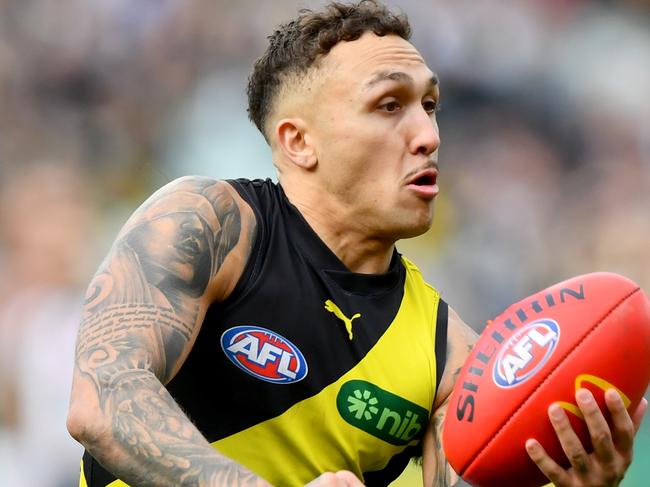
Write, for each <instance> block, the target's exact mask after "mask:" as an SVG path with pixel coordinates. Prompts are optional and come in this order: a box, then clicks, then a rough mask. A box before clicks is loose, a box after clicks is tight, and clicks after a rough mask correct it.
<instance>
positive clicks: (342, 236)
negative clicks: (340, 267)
mask: <svg viewBox="0 0 650 487" xmlns="http://www.w3.org/2000/svg"><path fill="white" fill-rule="evenodd" d="M284 189H285V193H286V194H287V197H288V198H289V201H290V202H291V203H292V204H293V205H294V206H295V207H296V208H298V210H299V211H300V213H301V214H302V216H303V217H304V218H305V220H306V221H307V223H308V224H309V226H310V227H311V228H312V229H313V230H314V232H316V234H317V235H318V236H319V237H320V239H321V240H322V241H323V242H324V243H325V245H327V247H328V248H329V249H330V250H331V251H332V252H333V253H334V254H335V255H336V256H337V257H338V258H339V260H340V261H341V262H343V264H344V265H345V266H346V267H347V268H348V269H349V270H350V271H352V272H358V273H361V274H381V273H384V272H386V271H388V268H389V267H390V261H391V258H392V256H393V250H394V248H395V242H394V241H393V240H390V239H382V238H378V237H377V236H375V235H368V233H367V232H364V231H363V230H364V229H363V227H362V226H359V225H356V226H355V223H357V222H356V220H357V219H356V218H354V217H353V216H352V215H350V214H348V213H347V212H346V211H345V209H343V208H335V207H334V205H331V204H327V202H324V201H323V200H322V199H319V201H317V202H315V201H313V200H311V199H310V198H309V197H305V195H304V193H303V192H291V191H290V190H289V191H287V188H284Z"/></svg>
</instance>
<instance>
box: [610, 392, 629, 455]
mask: <svg viewBox="0 0 650 487" xmlns="http://www.w3.org/2000/svg"><path fill="white" fill-rule="evenodd" d="M605 404H607V408H608V409H609V412H610V414H611V416H612V427H613V428H612V437H613V438H614V443H615V444H616V447H617V448H618V449H619V450H620V451H624V452H627V451H630V450H631V449H632V444H633V443H634V432H635V429H634V422H633V421H632V418H630V415H629V413H628V412H627V409H625V404H623V399H621V396H620V394H619V393H618V392H616V391H615V390H614V389H608V390H607V391H605Z"/></svg>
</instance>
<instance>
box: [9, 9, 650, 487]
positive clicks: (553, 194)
mask: <svg viewBox="0 0 650 487" xmlns="http://www.w3.org/2000/svg"><path fill="white" fill-rule="evenodd" d="M388 3H389V5H391V6H393V7H396V8H399V9H402V10H403V11H405V12H406V13H407V14H408V15H409V16H410V18H411V21H412V24H413V28H414V39H413V42H414V44H415V45H416V47H418V49H419V50H420V51H421V52H422V54H423V55H424V57H425V59H426V60H427V61H428V63H429V65H430V66H431V67H432V69H433V70H434V71H436V72H437V73H438V75H439V77H440V79H441V81H442V111H441V113H440V114H439V124H440V130H441V136H442V140H443V143H442V147H441V154H440V165H441V177H440V179H439V182H440V185H441V188H442V192H441V195H440V199H439V200H438V203H437V209H436V211H437V215H436V221H435V224H434V227H433V229H432V230H431V231H430V232H429V233H428V234H426V235H424V236H422V237H420V238H418V239H416V240H412V241H407V242H402V243H401V245H400V246H399V248H400V250H401V251H402V252H404V253H405V254H407V255H409V256H410V257H411V259H413V260H415V262H416V263H418V264H419V266H420V267H421V269H422V270H423V272H424V274H425V275H426V277H427V278H428V280H429V281H430V282H431V283H432V284H433V285H434V286H436V287H437V288H438V289H440V290H441V292H442V294H443V297H444V298H445V299H446V300H447V301H448V302H449V303H450V304H451V305H452V306H454V307H455V309H456V310H458V312H459V313H460V315H461V316H462V317H463V318H464V319H465V321H467V322H468V323H470V324H471V325H472V326H473V327H475V328H476V330H478V331H480V330H481V329H482V328H483V326H484V323H485V321H486V320H487V319H489V318H492V317H494V316H495V315H496V314H498V313H499V312H500V311H502V310H503V309H504V308H505V307H507V305H508V304H510V303H512V302H514V301H516V300H519V299H521V298H523V297H524V296H526V295H528V294H530V293H532V292H535V291H537V290H540V289H541V288H543V287H546V286H548V285H550V284H552V283H555V282H557V281H560V280H563V279H565V278H568V277H571V276H574V275H576V274H580V273H586V272H591V271H597V270H607V271H614V272H619V273H622V274H624V275H626V276H628V277H630V278H632V279H633V280H636V281H637V282H639V283H640V284H641V285H642V286H643V287H644V289H645V290H646V292H648V291H650V256H649V250H650V2H648V1H647V0H646V1H644V0H627V1H625V0H599V1H594V0H517V1H514V2H512V1H503V0H502V1H497V0H481V1H480V2H476V1H475V0H454V1H453V2H451V1H450V2H445V1H442V0H426V1H424V0H399V1H398V0H394V1H389V2H388ZM321 4H322V2H309V1H300V2H298V1H294V0H273V1H264V2H262V1H253V0H138V1H137V2H133V1H127V0H0V485H1V486H5V487H18V486H20V487H67V486H72V485H76V482H77V473H78V465H79V459H80V455H81V448H80V447H79V446H78V445H77V444H76V443H75V442H74V441H73V440H72V439H71V438H69V437H68V435H67V433H66V431H65V416H66V409H67V401H68V393H69V387H70V378H71V370H72V356H73V347H74V336H75V332H76V327H77V321H78V317H79V310H80V304H81V301H82V296H83V293H84V288H85V286H86V284H87V283H88V282H89V279H90V277H91V275H92V273H93V272H94V270H95V268H96V267H97V266H98V265H99V262H100V260H101V258H102V256H103V255H104V254H105V253H106V251H107V250H108V248H109V246H110V244H111V242H112V240H113V238H114V236H115V234H116V233H117V231H118V229H119V227H120V225H121V224H122V223H123V222H124V220H125V219H126V218H127V216H128V215H129V214H130V213H131V212H132V211H133V210H134V209H135V207H136V206H137V205H138V204H139V203H140V202H141V201H142V200H143V199H144V198H146V196H147V195H148V194H149V193H151V192H152V191H153V190H155V189H156V188H158V187H159V186H161V185H163V184H165V183H167V182H169V181H170V180H172V179H174V178H176V177H179V176H181V175H186V174H204V175H211V176H215V177H219V178H232V177H249V178H255V177H272V178H275V175H274V171H273V166H272V165H271V162H270V152H269V149H268V147H267V146H266V145H265V143H264V140H263V138H262V137H261V135H260V134H258V133H257V132H256V130H255V129H254V127H253V126H252V124H250V123H249V122H248V120H247V118H246V99H245V95H244V89H245V83H246V79H247V77H248V73H249V69H250V66H251V65H252V63H253V61H254V60H255V59H256V58H257V57H258V56H259V55H260V54H261V53H262V51H263V50H264V48H265V42H266V40H265V38H266V36H267V35H268V34H270V33H271V31H272V30H273V27H274V26H275V25H276V24H277V23H279V22H282V21H285V20H287V19H289V18H291V17H292V16H293V15H294V14H295V12H296V9H297V8H300V7H314V8H315V7H318V6H319V5H321ZM631 372H632V373H633V371H631ZM649 456H650V417H649V418H647V419H646V422H645V424H644V425H643V427H642V430H641V431H640V433H639V435H638V439H637V443H636V459H637V460H636V461H635V462H634V464H633V467H632V469H631V471H630V472H629V474H628V476H627V478H626V480H625V481H624V486H627V487H642V486H646V485H648V478H650V465H649V464H648V462H647V458H649ZM644 459H645V461H644ZM403 485H417V474H413V473H412V475H411V476H410V477H408V478H407V479H406V480H405V481H404V482H403Z"/></svg>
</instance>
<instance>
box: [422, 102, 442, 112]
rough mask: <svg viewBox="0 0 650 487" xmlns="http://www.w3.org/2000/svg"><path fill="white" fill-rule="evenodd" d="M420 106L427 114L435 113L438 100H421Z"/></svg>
mask: <svg viewBox="0 0 650 487" xmlns="http://www.w3.org/2000/svg"><path fill="white" fill-rule="evenodd" d="M422 108H424V110H425V111H426V112H427V113H428V114H429V115H431V114H433V113H436V112H437V111H438V102H437V101H435V100H424V101H423V102H422Z"/></svg>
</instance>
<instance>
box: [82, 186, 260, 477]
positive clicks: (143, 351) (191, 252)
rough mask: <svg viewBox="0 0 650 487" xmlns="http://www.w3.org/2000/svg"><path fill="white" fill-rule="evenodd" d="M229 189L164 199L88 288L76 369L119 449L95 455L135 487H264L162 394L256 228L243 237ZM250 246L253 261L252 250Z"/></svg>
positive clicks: (153, 204) (141, 215)
mask: <svg viewBox="0 0 650 487" xmlns="http://www.w3.org/2000/svg"><path fill="white" fill-rule="evenodd" d="M225 186H226V185H224V183H211V184H208V183H206V182H205V180H195V181H194V180H185V181H183V182H181V183H180V184H179V185H177V187H172V188H171V189H167V190H163V191H161V192H159V193H156V194H155V195H154V197H152V198H151V199H150V200H149V201H147V202H146V203H145V204H144V205H143V206H142V207H141V208H140V209H139V210H138V211H137V212H136V213H135V214H134V216H133V217H132V219H131V220H129V222H127V224H126V225H125V227H124V230H123V231H122V232H121V233H120V235H119V236H118V239H117V240H116V243H115V245H114V246H113V249H112V251H111V253H110V254H109V257H108V258H107V260H106V261H105V262H104V264H103V265H102V267H101V268H100V271H99V272H98V274H97V275H96V276H95V278H94V279H93V281H92V283H91V285H90V286H89V288H88V293H87V295H86V303H85V308H84V314H83V319H82V322H81V326H80V330H79V338H78V341H77V349H76V369H77V371H78V372H79V373H80V374H81V375H82V376H83V377H85V378H87V379H88V380H89V381H90V383H91V384H92V385H93V386H94V391H95V393H96V395H97V396H96V397H97V401H98V404H99V407H100V409H101V414H102V415H103V417H104V418H106V421H107V423H110V432H111V438H112V441H113V442H114V443H111V444H112V445H114V444H116V445H117V449H115V448H112V447H109V448H101V447H99V446H97V445H95V444H88V445H87V448H88V450H89V451H90V453H91V454H92V455H94V456H95V457H96V458H97V459H98V460H100V461H101V462H102V463H103V464H104V465H105V466H106V467H107V468H109V469H110V470H111V471H112V472H113V473H114V474H116V475H118V476H119V477H120V478H122V479H123V480H124V481H128V482H130V483H131V484H132V485H138V486H140V485H142V486H154V485H155V486H167V485H170V486H171V485H182V486H186V485H187V486H199V485H210V486H212V485H259V482H260V479H259V478H258V477H256V476H255V475H254V474H253V473H252V472H250V471H248V470H247V469H245V468H244V467H243V466H241V465H238V464H237V463H235V462H232V461H230V460H228V459H226V458H225V457H223V456H221V455H219V454H218V453H217V452H216V451H215V450H214V449H213V448H212V447H211V446H210V445H209V443H208V442H207V441H206V440H205V438H203V436H202V435H201V434H200V432H199V431H198V430H197V429H196V427H195V426H194V425H193V424H192V423H191V422H190V421H189V419H188V418H187V417H186V416H185V415H184V413H183V412H182V411H181V409H180V407H179V406H178V405H177V404H176V402H175V401H174V399H173V398H172V397H171V395H170V394H169V392H168V391H167V390H166V389H165V387H164V386H163V384H164V383H166V382H167V381H169V380H170V379H171V377H172V375H173V373H174V371H175V370H176V368H177V365H178V362H179V360H180V358H181V357H182V356H183V355H184V354H186V353H187V351H188V347H189V346H190V343H191V342H192V340H193V338H194V337H195V336H196V333H198V326H199V325H200V323H199V322H200V320H201V316H202V315H201V313H200V298H202V296H203V295H204V294H205V292H206V290H207V288H208V285H209V283H210V280H211V279H212V278H213V277H214V276H216V275H217V274H218V273H219V271H220V270H221V268H222V266H223V263H224V261H225V260H226V258H227V257H228V255H229V254H230V253H231V252H232V251H233V250H234V249H235V248H236V247H237V245H238V244H239V243H240V239H244V240H250V237H249V235H251V233H250V229H251V228H252V229H254V228H255V225H254V221H252V216H251V217H247V218H249V220H248V221H247V224H248V228H249V232H248V233H247V234H244V235H242V217H243V214H242V212H241V208H240V206H239V205H238V203H237V201H236V200H235V198H234V197H233V195H232V193H231V191H232V189H231V188H230V189H229V187H225ZM242 243H243V245H245V248H244V252H248V253H250V249H251V247H252V241H244V242H242ZM246 258H248V255H246ZM89 443H92V442H89ZM116 451H117V452H119V453H116ZM118 457H119V459H118Z"/></svg>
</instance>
